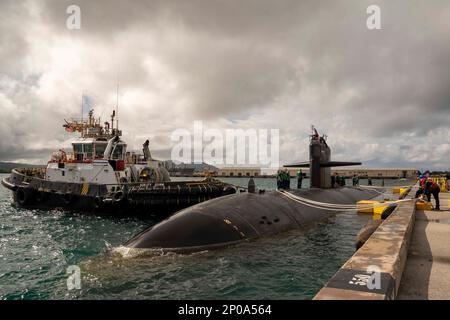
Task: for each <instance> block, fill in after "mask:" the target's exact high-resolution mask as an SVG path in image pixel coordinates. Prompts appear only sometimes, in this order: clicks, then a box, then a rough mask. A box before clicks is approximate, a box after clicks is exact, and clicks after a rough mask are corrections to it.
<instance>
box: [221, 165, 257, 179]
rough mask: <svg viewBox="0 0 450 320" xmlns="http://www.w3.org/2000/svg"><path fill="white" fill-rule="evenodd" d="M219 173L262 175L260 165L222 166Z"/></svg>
mask: <svg viewBox="0 0 450 320" xmlns="http://www.w3.org/2000/svg"><path fill="white" fill-rule="evenodd" d="M217 175H218V176H219V177H259V176H260V175H261V168H259V167H228V168H220V169H219V171H218V173H217Z"/></svg>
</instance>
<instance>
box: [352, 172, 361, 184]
mask: <svg viewBox="0 0 450 320" xmlns="http://www.w3.org/2000/svg"><path fill="white" fill-rule="evenodd" d="M352 182H353V186H354V187H356V186H357V185H358V183H359V177H358V176H357V175H356V174H354V175H353V179H352Z"/></svg>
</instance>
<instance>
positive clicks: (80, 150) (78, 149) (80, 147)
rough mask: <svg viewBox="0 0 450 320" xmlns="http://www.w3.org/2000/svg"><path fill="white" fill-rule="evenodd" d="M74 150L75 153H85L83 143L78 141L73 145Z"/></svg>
mask: <svg viewBox="0 0 450 320" xmlns="http://www.w3.org/2000/svg"><path fill="white" fill-rule="evenodd" d="M73 152H74V153H75V154H78V153H83V145H82V144H81V143H77V144H74V145H73Z"/></svg>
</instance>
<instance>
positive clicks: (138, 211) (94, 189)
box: [2, 170, 236, 217]
mask: <svg viewBox="0 0 450 320" xmlns="http://www.w3.org/2000/svg"><path fill="white" fill-rule="evenodd" d="M2 185H3V186H4V187H6V188H8V189H10V190H11V191H12V192H13V201H14V203H15V204H16V205H17V206H19V207H22V208H34V209H46V210H48V209H55V208H56V209H62V210H70V211H77V212H81V213H91V214H98V215H114V216H139V217H150V216H167V215H170V214H172V213H174V212H176V211H178V210H181V209H184V208H186V207H188V206H191V205H195V204H198V203H201V202H203V201H207V200H210V199H213V198H216V197H220V196H223V195H226V194H232V193H235V192H236V189H235V188H234V187H233V186H232V185H229V184H225V183H222V182H220V181H218V180H215V179H208V180H203V181H180V182H163V183H159V184H147V183H130V184H121V185H117V186H114V187H113V188H112V189H113V191H110V190H111V188H108V186H107V185H105V184H89V183H68V182H51V181H46V180H43V179H40V178H38V177H32V176H31V177H30V176H26V175H24V174H21V173H20V172H19V171H17V170H13V171H12V173H11V175H10V176H9V177H6V178H4V179H3V180H2ZM109 187H110V186H109Z"/></svg>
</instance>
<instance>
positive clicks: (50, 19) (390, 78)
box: [0, 0, 450, 166]
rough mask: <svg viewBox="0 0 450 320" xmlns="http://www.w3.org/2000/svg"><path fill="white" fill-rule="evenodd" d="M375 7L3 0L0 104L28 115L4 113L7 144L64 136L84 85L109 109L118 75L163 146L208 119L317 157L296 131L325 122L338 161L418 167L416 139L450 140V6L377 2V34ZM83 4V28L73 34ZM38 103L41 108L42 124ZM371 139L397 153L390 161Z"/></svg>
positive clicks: (137, 131)
mask: <svg viewBox="0 0 450 320" xmlns="http://www.w3.org/2000/svg"><path fill="white" fill-rule="evenodd" d="M372 3H373V1H356V0H352V1H350V0H341V1H333V2H317V1H297V0H295V1H294V0H292V1H271V0H258V1H257V0H249V1H211V0H209V1H207V0H204V1H194V0H193V1H181V0H180V1H162V0H161V1H132V2H125V1H118V0H115V1H81V0H80V1H72V0H70V1H51V0H47V1H43V2H39V3H33V2H31V1H29V2H28V1H23V2H16V1H6V2H5V1H2V3H1V4H0V6H1V12H2V13H1V14H2V18H3V19H1V22H0V31H1V32H0V58H1V59H0V70H1V72H2V77H1V79H0V80H1V81H0V90H1V91H0V93H1V94H3V99H1V100H0V101H1V103H3V105H0V108H1V110H2V111H4V110H8V112H11V110H12V108H15V109H16V112H15V114H11V115H10V114H8V115H7V116H5V118H4V120H2V124H1V126H0V130H1V132H2V134H4V135H5V134H7V135H8V136H9V139H8V141H7V142H1V147H2V149H3V150H5V151H6V150H8V152H9V153H11V154H14V151H13V149H11V148H15V146H20V147H17V148H29V150H34V149H33V148H31V146H29V144H30V141H32V139H35V140H36V143H37V144H39V145H45V141H52V142H54V143H56V142H58V141H63V140H64V139H66V138H67V136H66V135H65V134H64V133H58V132H56V130H60V122H61V120H62V118H63V117H66V116H68V115H73V114H76V113H77V112H78V101H79V93H80V92H81V91H82V90H86V91H89V94H92V95H94V96H95V97H96V102H97V104H98V105H97V106H96V109H97V110H100V111H101V112H103V113H105V114H109V109H110V107H111V106H113V105H114V100H115V97H114V95H115V92H114V88H115V82H116V80H117V78H119V79H120V82H121V92H122V94H123V99H122V101H124V104H125V105H122V106H121V110H122V111H123V112H122V113H121V116H122V118H121V123H122V124H123V126H124V131H126V130H128V132H132V134H133V135H135V136H142V135H147V136H149V135H153V136H155V141H154V148H155V149H157V150H165V149H167V143H170V140H169V138H168V136H169V135H170V132H171V131H172V130H173V129H175V128H178V127H180V126H184V125H185V124H186V123H187V124H186V125H185V126H187V127H189V126H190V125H189V123H190V121H191V120H194V119H204V120H206V119H207V120H208V121H211V123H212V124H214V123H216V124H217V125H219V124H220V125H223V124H224V123H228V124H230V125H232V126H246V125H247V126H250V125H253V126H262V125H264V126H266V127H267V126H269V127H275V128H280V129H282V133H283V135H282V136H281V137H280V138H281V140H282V141H281V142H282V147H281V151H282V156H281V159H282V160H284V161H292V160H297V159H292V158H293V157H294V156H295V157H300V156H303V155H304V153H303V152H300V151H298V150H296V151H295V152H294V151H292V147H293V145H294V143H293V137H299V136H301V137H303V136H304V135H305V132H307V131H308V128H309V125H310V124H311V123H316V124H318V125H319V126H321V127H322V128H325V130H326V131H327V132H329V133H330V139H331V141H332V142H334V143H335V149H334V151H335V152H334V153H335V154H336V155H337V156H340V157H342V158H347V159H349V158H350V157H351V158H354V157H360V156H363V157H365V159H367V160H371V161H372V162H371V163H385V162H386V163H388V162H389V161H390V163H392V164H399V163H405V164H408V163H409V164H411V165H414V163H417V165H419V162H414V161H409V160H408V159H407V158H405V157H404V156H403V155H402V152H406V151H405V150H404V146H406V145H420V146H421V147H420V148H412V149H411V150H409V152H413V153H417V152H418V153H420V152H421V151H420V150H422V149H423V152H427V151H428V150H430V148H431V146H429V145H430V144H431V145H432V144H438V145H439V144H442V143H445V141H446V140H448V136H444V137H441V138H442V141H437V140H436V139H435V138H433V136H432V133H433V132H441V133H442V134H444V135H448V131H446V130H445V128H446V127H448V123H449V121H450V112H449V110H450V94H449V92H450V90H448V87H449V84H450V72H448V65H449V64H450V45H449V43H448V41H447V39H448V38H449V35H450V27H449V25H448V22H447V21H448V15H449V14H450V5H449V3H448V1H440V0H433V1H427V2H425V1H419V0H417V1H406V0H405V1H395V2H392V1H377V4H379V5H380V7H381V10H382V30H378V31H369V30H368V29H367V28H366V21H365V20H366V17H367V15H366V13H365V11H366V7H367V6H368V5H370V4H372ZM71 4H77V5H79V6H80V7H81V9H82V29H81V30H79V31H70V30H68V29H66V28H65V22H66V18H67V14H66V13H65V10H66V8H67V6H68V5H71ZM41 30H43V31H41ZM58 50H60V51H61V52H58ZM74 51H76V52H77V54H76V55H75V54H74V53H73V52H74ZM55 52H56V53H55ZM64 55H67V56H68V57H70V59H69V58H66V59H64ZM66 60H67V61H66ZM66 65H67V68H65V66H66ZM0 98H2V96H0ZM8 106H9V107H8ZM30 110H33V111H39V115H37V116H36V117H35V116H32V118H33V121H32V120H31V119H29V118H28V117H30V115H29V112H30ZM341 117H343V118H341ZM42 119H45V120H42ZM224 119H225V120H233V121H228V122H224V121H223V120H224ZM339 119H341V120H339ZM42 121H43V122H44V123H45V124H46V125H45V126H44V127H43V128H42ZM339 121H341V123H338V122H339ZM12 123H17V125H12ZM164 137H165V138H164ZM294 140H295V139H294ZM425 141H426V143H425ZM140 143H141V142H140V141H138V139H136V141H135V142H134V144H136V145H138V146H139V144H140ZM364 144H373V145H375V144H377V145H378V146H379V147H380V148H383V144H392V145H393V147H389V150H388V151H386V154H385V155H384V157H383V159H381V160H380V159H378V158H377V157H379V154H380V151H379V150H376V151H375V150H369V149H368V148H367V147H364ZM395 145H397V146H398V147H394V146H395ZM402 146H403V147H402ZM301 147H303V146H301ZM8 148H9V149H8ZM30 148H31V149H30ZM362 150H364V151H362ZM438 150H439V152H440V153H441V154H442V157H447V158H448V156H449V154H448V151H447V150H448V149H446V148H440V149H438ZM30 152H32V151H30ZM3 154H5V153H4V152H3V153H2V155H1V157H4V155H3ZM162 154H167V150H166V151H164V152H162ZM363 160H364V159H363ZM376 161H379V162H376ZM383 161H384V162H383ZM420 165H423V162H420ZM433 165H436V166H438V165H439V166H440V165H442V164H441V163H438V161H434V162H433V163H430V166H433Z"/></svg>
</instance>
